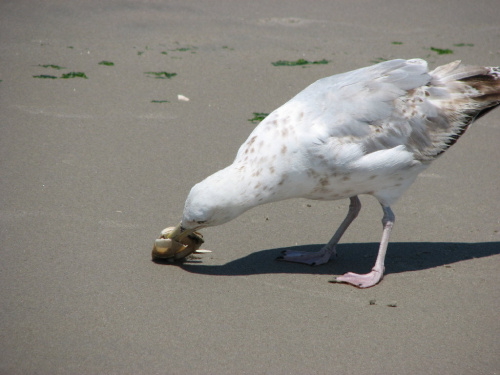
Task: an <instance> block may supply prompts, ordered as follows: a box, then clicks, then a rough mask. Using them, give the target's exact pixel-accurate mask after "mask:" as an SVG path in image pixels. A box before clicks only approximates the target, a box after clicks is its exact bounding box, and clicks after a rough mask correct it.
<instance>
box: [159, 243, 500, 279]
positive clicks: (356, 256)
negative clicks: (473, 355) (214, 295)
mask: <svg viewBox="0 0 500 375" xmlns="http://www.w3.org/2000/svg"><path fill="white" fill-rule="evenodd" d="M322 246H323V245H302V246H293V247H287V248H275V249H268V250H261V251H256V252H254V253H251V254H249V255H247V256H245V257H243V258H240V259H236V260H233V261H231V262H229V263H226V264H223V265H204V264H203V257H207V256H209V255H204V256H201V257H200V258H201V259H199V260H186V261H184V262H174V263H169V262H165V263H164V262H157V263H158V264H164V265H174V266H179V267H181V268H183V269H185V270H186V271H188V272H192V273H198V274H204V275H217V276H242V275H256V274H269V273H288V274H293V273H297V274H320V275H323V274H324V275H330V274H337V275H339V274H343V273H345V272H348V271H352V272H358V273H365V272H369V271H370V270H371V268H372V267H373V265H374V263H375V258H376V256H377V251H378V243H375V242H372V243H355V244H340V245H337V258H336V259H334V260H333V261H330V262H329V263H327V264H324V265H321V266H317V267H311V266H307V265H303V264H296V263H290V262H278V261H274V259H275V258H276V257H278V256H279V255H281V251H283V250H288V249H293V250H299V251H317V250H319V249H320V248H321V247H322ZM220 251H223V250H220ZM496 254H500V242H480V243H461V242H391V243H390V244H389V248H388V254H387V257H386V261H385V274H391V273H399V272H408V271H418V270H424V269H428V268H434V267H439V266H445V265H449V264H452V263H456V262H461V261H465V260H468V259H474V258H483V257H488V256H492V255H496Z"/></svg>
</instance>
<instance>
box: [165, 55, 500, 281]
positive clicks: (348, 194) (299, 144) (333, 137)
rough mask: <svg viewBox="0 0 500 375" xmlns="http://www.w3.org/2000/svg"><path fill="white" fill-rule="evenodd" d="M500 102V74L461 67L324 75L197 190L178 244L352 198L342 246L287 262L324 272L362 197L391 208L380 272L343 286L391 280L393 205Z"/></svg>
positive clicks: (350, 276) (386, 65)
mask: <svg viewBox="0 0 500 375" xmlns="http://www.w3.org/2000/svg"><path fill="white" fill-rule="evenodd" d="M498 105H500V69H499V67H480V66H464V65H462V64H461V63H460V61H455V62H452V63H450V64H447V65H443V66H440V67H438V68H436V69H434V70H433V71H431V72H429V71H428V68H427V62H426V61H424V60H421V59H412V60H402V59H398V60H391V61H386V62H382V63H380V64H377V65H373V66H369V67H366V68H362V69H358V70H354V71H351V72H347V73H343V74H338V75H334V76H331V77H327V78H323V79H320V80H318V81H316V82H315V83H313V84H312V85H310V86H309V87H307V88H306V89H305V90H303V91H302V92H300V93H299V94H297V95H296V96H295V97H293V98H292V99H291V100H289V101H288V102H287V103H285V104H284V105H282V106H281V107H279V108H278V109H276V110H275V111H274V112H272V113H271V114H269V116H267V117H266V118H265V119H264V120H263V121H262V122H261V123H260V124H259V125H258V126H257V127H256V128H255V129H254V131H253V132H252V133H251V134H250V136H249V137H248V139H247V140H246V141H245V142H244V143H243V145H242V146H241V147H240V149H239V151H238V153H237V155H236V158H235V160H234V162H233V163H232V164H231V165H230V166H228V167H226V168H224V169H222V170H220V171H218V172H216V173H214V174H213V175H211V176H209V177H207V178H206V179H205V180H203V181H201V182H200V183H198V184H196V185H195V186H194V187H193V188H192V189H191V191H190V193H189V196H188V197H187V200H186V203H185V207H184V213H183V218H182V221H181V223H180V224H179V226H178V227H177V228H176V230H175V236H174V237H173V239H174V240H175V239H179V238H181V237H184V238H185V237H186V236H188V235H190V234H192V233H193V232H194V231H195V230H198V229H200V228H204V227H208V226H215V225H220V224H224V223H226V222H228V221H230V220H232V219H234V218H236V217H237V216H239V215H241V214H242V213H243V212H245V211H247V210H248V209H250V208H252V207H255V206H257V205H260V204H264V203H269V202H275V201H279V200H283V199H288V198H298V197H301V198H309V199H315V200H336V199H344V198H349V199H350V205H349V211H348V213H347V216H346V218H345V219H344V221H343V222H342V224H340V227H339V228H338V229H337V231H336V232H335V234H334V235H333V237H332V239H331V240H330V241H329V242H328V243H327V244H326V245H325V246H324V247H323V248H322V249H321V250H319V251H317V252H299V251H285V252H283V256H282V257H280V258H278V259H280V260H285V261H291V262H299V263H305V264H309V265H319V264H323V263H326V262H328V260H329V259H330V257H332V255H334V254H335V246H336V245H337V243H338V242H339V240H340V238H341V237H342V235H343V233H344V232H345V230H346V229H347V228H348V227H349V225H350V224H351V223H352V221H353V220H354V219H355V218H356V216H357V215H358V213H359V211H360V209H361V203H360V201H359V199H358V195H360V194H368V195H373V196H374V197H375V198H377V199H378V201H379V202H380V204H381V206H382V210H383V218H382V224H383V232H382V239H381V241H380V247H379V251H378V256H377V260H376V262H375V265H374V267H373V269H372V270H371V272H369V273H368V274H364V275H360V274H356V273H352V272H349V273H346V274H345V275H342V276H338V277H337V278H336V281H338V282H343V283H348V284H352V285H354V286H356V287H359V288H367V287H371V286H374V285H376V284H377V283H378V282H379V281H380V280H381V279H382V276H383V273H384V259H385V255H386V251H387V245H388V242H389V235H390V233H391V229H392V227H393V225H394V218H395V217H394V213H393V212H392V210H391V207H390V206H391V205H392V204H393V203H394V202H396V201H397V200H398V198H399V197H401V195H402V194H403V193H404V192H405V191H406V189H408V187H409V186H410V185H411V184H412V183H413V182H414V181H415V179H416V177H417V175H418V174H419V173H420V172H422V171H423V170H425V169H426V168H427V167H428V166H429V165H430V164H431V162H432V161H433V160H434V159H436V158H437V157H438V156H439V155H441V154H442V153H443V152H444V151H446V150H447V149H448V148H449V147H450V146H451V145H453V144H454V143H455V142H456V141H457V139H458V138H459V137H460V136H461V135H462V134H463V133H464V131H465V130H466V129H467V127H468V126H469V125H470V124H471V123H472V122H473V121H474V120H476V119H478V118H479V117H481V116H482V115H484V114H485V113H487V112H488V111H490V110H492V109H493V108H495V107H497V106H498Z"/></svg>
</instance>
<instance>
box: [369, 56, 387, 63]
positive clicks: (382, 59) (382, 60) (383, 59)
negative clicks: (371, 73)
mask: <svg viewBox="0 0 500 375" xmlns="http://www.w3.org/2000/svg"><path fill="white" fill-rule="evenodd" d="M384 61H387V59H386V58H384V57H377V58H376V59H373V60H370V62H371V63H373V64H378V63H381V62H384Z"/></svg>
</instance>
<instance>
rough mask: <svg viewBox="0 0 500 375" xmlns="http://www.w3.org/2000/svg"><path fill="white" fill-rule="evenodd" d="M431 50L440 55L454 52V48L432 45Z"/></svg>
mask: <svg viewBox="0 0 500 375" xmlns="http://www.w3.org/2000/svg"><path fill="white" fill-rule="evenodd" d="M430 50H431V51H434V52H436V53H437V54H438V55H451V54H452V53H453V50H451V49H448V48H446V49H442V48H436V47H431V48H430Z"/></svg>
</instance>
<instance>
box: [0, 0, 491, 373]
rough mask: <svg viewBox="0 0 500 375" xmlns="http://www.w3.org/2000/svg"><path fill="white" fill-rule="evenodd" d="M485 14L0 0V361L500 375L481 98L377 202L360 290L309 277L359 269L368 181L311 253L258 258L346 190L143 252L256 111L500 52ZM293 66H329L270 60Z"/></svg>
mask: <svg viewBox="0 0 500 375" xmlns="http://www.w3.org/2000/svg"><path fill="white" fill-rule="evenodd" d="M499 16H500V10H499V8H498V4H497V2H496V1H495V0H491V1H476V2H469V1H456V2H436V1H434V0H432V1H431V0H425V1H418V2H416V1H409V0H405V1H370V2H368V1H366V2H360V1H347V0H342V1H338V2H326V1H324V2H319V1H318V2H305V1H287V2H277V1H276V2H266V1H262V0H257V1H251V2H250V1H249V2H235V1H234V2H230V1H202V0H196V1H164V2H162V1H84V0H81V1H71V2H70V1H63V0H47V1H43V2H33V1H23V0H15V1H2V2H1V3H0V49H1V54H0V56H1V64H0V79H1V82H0V95H1V99H0V108H1V121H0V160H1V164H0V176H1V178H0V196H1V206H0V220H1V229H0V233H1V237H0V241H1V242H0V256H1V258H0V259H1V260H0V285H1V289H0V301H1V303H0V309H1V310H0V311H1V312H0V373H1V374H454V375H456V374H499V373H500V356H499V353H500V320H499V318H498V316H499V314H498V312H499V311H500V292H499V287H498V286H499V285H500V272H499V271H500V255H499V254H500V222H499V212H500V190H499V186H500V166H499V165H500V164H499V163H498V160H499V157H500V149H499V147H498V144H499V143H498V142H499V139H500V110H497V111H494V112H492V113H491V114H489V115H487V116H486V117H484V118H482V119H481V120H480V121H478V122H477V123H475V124H474V126H473V127H472V128H471V129H469V131H468V132H467V134H465V135H464V136H463V137H462V139H461V140H460V141H459V142H458V144H457V145H456V146H454V147H453V148H452V149H450V150H449V151H448V152H447V153H446V154H445V155H443V157H441V158H440V160H438V161H436V162H435V163H434V165H433V166H432V167H431V168H430V169H428V170H427V171H426V172H425V173H423V174H422V176H420V178H419V179H418V181H417V182H416V183H415V184H414V185H413V186H412V188H411V189H410V190H409V191H408V192H407V193H406V195H405V196H404V197H403V198H402V199H401V201H400V202H399V203H398V204H396V205H395V206H394V207H393V210H394V212H395V214H396V225H395V228H394V231H393V235H392V238H391V239H392V242H391V244H390V245H389V254H388V257H387V262H386V270H387V274H386V276H385V278H384V280H383V281H382V282H381V283H380V284H379V285H378V286H376V287H374V288H370V289H367V290H359V289H356V288H353V287H350V286H347V285H337V284H330V283H328V280H330V279H331V277H332V275H334V274H336V275H338V274H342V273H344V272H346V271H358V272H366V271H367V270H369V269H370V268H371V267H372V265H373V262H374V260H375V255H376V251H377V243H378V241H379V239H380V235H381V229H382V228H381V224H380V219H381V217H382V212H381V210H380V207H379V206H378V203H377V202H376V201H375V199H373V198H372V197H368V196H367V197H361V200H362V204H363V209H362V212H361V214H360V217H359V218H358V219H357V221H356V222H355V223H354V224H353V225H352V227H351V228H350V229H349V231H348V232H347V233H346V235H345V237H344V238H343V239H342V244H341V245H340V246H339V247H338V250H339V257H338V259H337V260H336V261H335V262H330V263H328V264H327V265H324V266H320V267H316V268H313V267H308V266H302V265H298V264H288V263H280V262H275V261H274V258H275V257H276V256H278V255H279V253H280V251H281V250H282V249H284V248H287V247H290V246H292V247H297V248H300V249H317V248H319V247H320V246H321V244H323V243H325V242H326V241H328V239H329V238H330V236H331V235H332V233H333V231H334V229H335V228H336V226H337V225H338V224H339V223H340V221H341V220H342V219H343V217H344V215H345V213H346V212H347V204H348V202H347V201H335V202H326V203H325V202H316V201H306V200H290V201H284V202H279V203H275V204H269V205H265V206H261V207H258V208H255V209H253V210H251V211H249V212H247V213H245V214H244V215H242V216H241V217H240V218H238V219H236V220H234V221H232V222H230V223H228V224H226V225H224V226H220V227H215V228H210V229H207V230H205V231H204V235H205V239H206V244H205V248H207V249H210V250H212V251H213V253H211V254H209V255H204V256H203V257H202V259H199V260H196V261H192V262H190V263H186V264H184V265H182V266H178V265H162V264H156V263H153V262H152V261H151V258H150V253H151V247H152V244H153V241H154V239H155V238H156V236H157V235H158V234H159V233H160V231H161V229H163V228H164V227H167V226H171V225H175V224H177V223H178V222H179V220H180V218H181V213H182V207H183V204H184V199H185V197H186V195H187V193H188V191H189V189H190V187H191V186H192V185H194V184H195V183H196V182H198V181H200V180H201V179H203V178H204V177H206V176H207V175H209V174H211V173H213V172H215V171H216V170H218V169H220V168H222V167H224V166H226V165H228V164H229V163H230V162H231V161H232V159H233V158H234V155H235V153H236V150H237V149H238V147H239V145H240V144H241V143H242V142H243V141H244V140H245V139H246V137H247V136H248V134H249V133H250V132H251V130H252V129H253V127H254V126H255V124H253V123H252V122H250V121H248V119H251V118H252V117H253V112H264V113H266V112H271V111H272V110H273V109H275V108H276V107H278V106H279V105H281V104H283V103H284V102H285V101H286V100H288V99H289V98H290V97H292V96H293V95H295V94H296V93H297V92H299V91H300V90H302V89H303V88H304V87H306V86H307V85H308V84H310V83H312V82H313V81H315V80H316V79H318V78H321V77H324V76H328V75H332V74H335V73H341V72H344V71H347V70H352V69H355V68H358V67H362V66H366V65H370V64H372V63H373V62H376V61H380V60H381V59H391V58H399V57H401V58H414V57H421V58H425V59H427V60H428V61H429V64H430V66H431V67H434V66H437V65H440V64H443V63H447V62H449V61H453V60H456V59H462V60H463V61H464V62H466V63H469V64H485V65H498V64H499V63H500V49H499V48H500V45H499V43H498V41H499V40H500V25H499V23H498V19H499ZM431 47H433V48H434V50H431ZM447 49H449V50H452V53H448V54H439V53H438V52H443V51H444V50H447ZM300 58H303V59H306V60H309V61H320V60H322V59H326V60H328V61H329V63H328V64H318V65H311V66H308V67H305V68H304V67H300V66H295V67H276V66H273V65H272V64H271V63H272V62H275V61H278V60H292V61H293V60H297V59H300ZM102 61H109V62H113V63H114V65H113V66H109V65H103V64H99V63H100V62H102ZM41 65H56V66H58V67H64V69H60V70H58V69H56V68H54V67H50V66H48V67H43V66H41ZM71 72H76V73H78V72H82V73H84V74H85V76H86V77H87V79H85V78H81V77H76V78H68V79H62V78H60V77H61V76H62V75H63V74H68V73H71ZM146 72H167V73H176V75H175V76H172V77H171V78H164V79H158V78H154V76H151V75H147V74H145V73H146ZM37 75H53V76H56V77H58V78H56V79H50V78H34V77H33V76H37ZM164 76H165V75H164ZM178 95H184V96H185V97H187V98H189V101H179V100H178ZM153 101H159V102H153ZM164 101H167V102H164Z"/></svg>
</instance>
